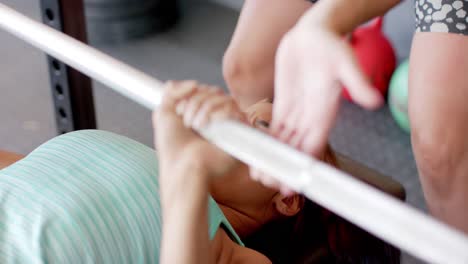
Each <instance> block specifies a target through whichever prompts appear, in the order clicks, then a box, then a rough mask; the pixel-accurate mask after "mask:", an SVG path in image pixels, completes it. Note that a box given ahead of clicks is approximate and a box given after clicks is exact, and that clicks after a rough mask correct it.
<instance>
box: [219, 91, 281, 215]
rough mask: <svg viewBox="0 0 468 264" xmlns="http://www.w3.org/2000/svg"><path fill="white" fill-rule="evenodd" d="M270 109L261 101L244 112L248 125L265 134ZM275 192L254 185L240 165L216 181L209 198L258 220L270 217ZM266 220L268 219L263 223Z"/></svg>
mask: <svg viewBox="0 0 468 264" xmlns="http://www.w3.org/2000/svg"><path fill="white" fill-rule="evenodd" d="M272 107H273V105H272V104H271V103H270V102H268V101H267V100H262V101H260V102H258V103H256V104H254V105H252V106H251V107H249V108H248V109H247V111H246V115H247V119H248V122H249V124H251V125H252V126H253V127H255V128H257V129H259V130H263V131H267V130H268V126H269V124H270V122H271V118H272ZM277 194H278V191H277V190H274V189H270V188H267V187H265V186H263V185H262V184H261V183H259V182H256V181H253V180H252V179H251V178H250V176H249V170H248V167H247V166H246V165H245V164H241V165H239V166H238V168H235V169H233V170H232V172H231V173H229V174H228V175H226V176H225V177H222V178H219V179H216V180H215V181H214V182H213V184H212V186H211V195H212V196H213V198H214V199H215V200H216V202H218V203H219V204H222V205H225V206H228V207H230V208H232V209H235V210H237V211H241V212H244V213H246V214H252V213H255V214H256V216H257V217H267V218H268V217H271V209H272V201H273V198H274V197H275V196H276V195H277ZM265 220H267V219H265Z"/></svg>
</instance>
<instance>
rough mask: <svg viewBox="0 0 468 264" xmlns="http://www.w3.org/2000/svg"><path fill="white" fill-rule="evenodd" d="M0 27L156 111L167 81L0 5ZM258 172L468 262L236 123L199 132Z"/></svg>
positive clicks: (358, 190) (422, 229)
mask: <svg viewBox="0 0 468 264" xmlns="http://www.w3.org/2000/svg"><path fill="white" fill-rule="evenodd" d="M0 27H1V28H3V29H4V30H6V31H8V32H10V33H11V34H13V35H15V36H17V37H18V38H21V39H22V40H24V41H26V42H28V43H30V44H31V45H33V46H35V47H37V48H39V49H41V50H43V51H44V52H46V53H48V54H50V55H51V56H53V57H56V58H58V59H60V60H62V61H63V62H64V63H66V64H68V65H70V66H72V67H74V68H75V69H77V70H79V71H81V72H83V73H85V74H87V75H88V76H90V77H91V78H94V79H96V80H98V81H100V82H101V83H103V84H105V85H107V86H108V87H109V88H112V89H113V90H114V91H116V92H118V93H120V94H122V95H124V96H126V97H128V98H130V99H131V100H133V101H135V102H137V103H140V104H141V105H143V106H145V107H147V108H148V109H150V110H153V109H154V108H156V107H157V105H159V103H160V101H161V97H162V92H163V91H162V83H161V82H160V81H158V80H156V79H154V78H152V77H149V76H148V75H146V74H144V73H142V72H141V71H138V70H136V69H134V68H132V67H130V66H128V65H126V64H124V63H122V62H120V61H118V60H116V59H114V58H112V57H110V56H108V55H106V54H104V53H102V52H100V51H98V50H96V49H94V48H92V47H90V46H87V45H85V44H83V43H81V42H79V41H77V40H75V39H73V38H71V37H69V36H67V35H65V34H63V33H61V32H58V31H56V30H53V29H52V28H50V27H48V26H45V25H43V24H41V23H39V22H36V21H34V20H32V19H30V18H27V17H25V16H24V15H22V14H20V13H18V12H16V11H14V10H13V9H11V8H9V7H7V6H5V5H3V4H0ZM199 132H200V133H201V134H202V135H203V136H204V137H205V138H206V139H207V140H209V141H211V142H213V143H214V144H216V145H217V146H219V147H220V148H222V149H223V150H225V151H226V152H228V153H229V154H231V155H233V156H235V157H236V158H238V159H240V160H242V161H243V162H245V163H247V164H249V165H252V166H255V167H257V168H259V169H261V170H263V171H265V172H267V173H269V174H271V175H272V176H274V177H275V178H276V179H277V180H279V181H280V182H281V183H283V184H284V185H287V186H289V187H291V188H292V189H294V190H296V191H299V192H301V193H303V194H305V195H306V196H307V197H308V198H310V199H311V200H314V201H315V202H317V203H319V204H320V205H322V206H324V207H326V208H328V209H330V210H332V211H333V212H335V213H336V214H338V215H340V216H342V217H344V218H346V219H348V220H349V221H351V222H353V223H354V224H356V225H358V226H360V227H361V228H363V229H365V230H367V231H368V232H370V233H372V234H374V235H376V236H377V237H380V238H381V239H383V240H385V241H387V242H389V243H391V244H393V245H395V246H397V247H399V248H401V249H403V250H406V251H408V252H409V253H411V254H413V255H414V256H417V257H420V258H421V259H423V260H426V261H428V262H431V263H468V238H467V237H466V236H465V235H464V234H462V233H461V232H458V231H456V230H454V229H453V228H451V227H449V226H447V225H445V224H443V223H441V222H439V221H437V220H435V219H433V218H431V217H429V216H427V215H425V214H423V213H421V212H419V211H417V210H415V209H413V208H411V207H409V206H407V205H406V204H404V203H403V202H401V201H398V200H397V199H395V198H393V197H391V196H389V195H386V194H384V193H382V192H379V191H377V190H376V189H374V188H372V187H370V186H368V185H366V184H364V183H362V182H360V181H358V180H356V179H354V178H352V177H350V176H349V175H347V174H345V173H343V172H341V171H339V170H336V169H334V168H332V167H330V166H328V165H326V164H325V163H322V162H320V161H317V160H314V159H312V158H310V157H308V156H307V155H305V154H302V153H300V152H298V151H296V150H294V149H292V148H290V147H289V146H287V145H284V144H282V143H280V142H278V141H276V140H275V139H273V138H271V137H269V136H267V135H265V134H263V133H260V132H258V131H256V130H254V129H252V128H249V127H246V126H243V125H241V124H238V123H236V122H232V121H223V122H216V123H213V124H210V125H209V126H208V127H207V128H205V129H203V130H202V131H199Z"/></svg>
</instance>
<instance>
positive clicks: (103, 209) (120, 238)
mask: <svg viewBox="0 0 468 264" xmlns="http://www.w3.org/2000/svg"><path fill="white" fill-rule="evenodd" d="M0 206H1V209H0V263H112V264H116V263H158V262H159V247H160V242H161V205H160V203H159V186H158V164H157V160H156V156H155V152H154V150H152V149H151V148H148V147H146V146H144V145H142V144H140V143H138V142H135V141H133V140H131V139H128V138H125V137H122V136H119V135H115V134H112V133H109V132H104V131H96V130H88V131H79V132H74V133H69V134H66V135H63V136H60V137H57V138H54V139H52V140H50V141H49V142H47V143H45V144H43V145H42V146H40V147H39V148H37V149H36V150H35V151H33V152H32V153H31V154H30V155H28V156H27V157H26V158H24V159H23V160H21V161H19V162H17V163H15V164H14V165H12V166H10V167H8V168H5V169H4V170H1V171H0ZM208 206H209V235H210V238H213V236H214V235H215V233H216V231H217V230H218V229H219V228H220V227H222V228H224V229H225V230H226V232H227V233H228V234H229V236H230V237H231V238H232V239H233V240H234V241H235V242H236V243H238V244H240V245H242V242H241V240H240V239H239V237H238V236H237V234H236V233H235V232H234V230H233V228H232V227H231V225H230V224H229V222H228V221H227V219H226V217H225V216H224V215H223V213H222V211H221V210H220V208H219V207H218V206H217V204H216V202H215V201H214V200H213V199H212V198H209V201H208Z"/></svg>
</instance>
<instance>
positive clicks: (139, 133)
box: [0, 0, 426, 263]
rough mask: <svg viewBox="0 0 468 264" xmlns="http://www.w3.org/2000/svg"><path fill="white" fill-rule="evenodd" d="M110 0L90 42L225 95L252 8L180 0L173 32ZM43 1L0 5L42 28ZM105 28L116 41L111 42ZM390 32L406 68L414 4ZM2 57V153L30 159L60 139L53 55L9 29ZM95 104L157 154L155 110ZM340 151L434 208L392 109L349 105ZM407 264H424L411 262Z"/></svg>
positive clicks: (229, 1) (102, 96)
mask: <svg viewBox="0 0 468 264" xmlns="http://www.w3.org/2000/svg"><path fill="white" fill-rule="evenodd" d="M102 1H104V0H87V3H88V9H87V12H88V13H87V17H88V30H89V33H88V35H89V38H90V40H91V44H92V45H93V46H95V47H97V48H98V49H100V50H102V51H104V52H105V53H108V54H110V55H112V56H114V57H116V58H118V59H120V60H122V61H124V62H126V63H128V64H130V65H132V66H134V67H136V68H138V69H140V70H142V71H144V72H146V73H148V74H149V75H152V76H154V77H156V78H158V79H161V80H167V79H197V80H200V81H202V82H206V83H210V84H216V85H219V86H222V87H226V86H225V83H224V80H223V76H222V69H221V62H222V56H223V53H224V51H225V49H226V47H227V45H228V43H229V40H230V37H231V35H232V33H233V31H234V28H235V25H236V22H237V19H238V15H239V11H240V8H241V6H242V4H243V1H241V0H212V1H209V0H181V1H179V2H178V12H179V13H178V14H179V16H178V20H177V22H176V23H175V25H174V26H170V27H169V24H170V25H172V22H170V20H171V16H173V15H174V14H172V13H171V12H172V11H167V12H162V13H161V12H160V10H157V8H156V9H154V8H153V9H151V6H148V8H147V12H146V13H145V14H144V15H140V16H136V15H135V16H132V17H131V19H132V21H130V22H129V21H126V22H125V23H124V22H122V21H121V20H119V16H121V15H122V13H119V12H124V11H125V12H127V14H129V13H131V12H135V14H137V13H138V12H139V11H138V10H136V11H135V10H115V12H114V13H110V14H109V13H108V12H107V13H103V12H104V11H102V9H100V8H102V6H100V4H102V3H101V2H102ZM106 1H109V0H106ZM38 2H39V1H31V0H0V3H4V4H6V5H8V6H11V7H13V8H14V9H16V10H18V11H20V12H21V13H24V14H26V15H27V16H29V17H31V18H34V19H36V20H40V19H41V18H40V17H41V14H40V9H39V3H38ZM142 2H145V1H142ZM146 2H151V1H146ZM166 2H168V5H169V7H166V8H167V9H166V10H172V8H171V6H170V5H171V3H175V1H174V0H170V1H166ZM137 11H138V12H137ZM154 16H158V17H161V18H163V19H165V20H167V21H168V26H167V28H164V27H162V28H159V30H162V29H166V30H164V32H163V33H156V32H154V30H153V29H155V27H157V25H158V23H159V24H161V23H160V22H158V21H156V22H155V21H154ZM165 16H166V17H165ZM151 17H153V19H151ZM278 19H280V18H278ZM173 22H174V21H173ZM102 23H105V26H102ZM151 23H156V24H151ZM137 29H138V30H137ZM102 30H104V31H106V30H107V32H112V34H109V36H104V37H103V34H102ZM384 30H385V33H386V35H387V36H388V37H389V38H390V40H391V42H392V44H393V46H394V48H395V50H396V52H397V57H398V60H399V61H403V60H404V59H405V58H407V57H408V55H409V52H410V48H411V40H412V35H413V32H414V17H413V2H412V1H403V2H402V3H401V4H400V5H399V6H397V7H396V8H394V9H393V10H392V11H391V12H390V13H388V14H387V15H386V17H385V24H384ZM157 31H158V30H157ZM126 38H131V39H130V40H125V39H126ZM0 58H1V60H2V62H1V63H0V89H1V93H0V122H1V123H0V124H1V125H0V149H4V150H9V151H14V152H18V153H21V154H27V153H29V152H31V151H32V150H34V149H35V148H36V147H38V146H39V145H40V144H42V143H44V142H45V141H47V140H48V139H50V138H52V137H54V136H56V135H57V132H56V126H55V118H54V109H53V103H52V97H51V92H50V87H49V76H48V69H47V64H46V57H45V55H44V54H43V53H42V52H41V51H39V50H37V49H35V48H32V47H31V46H29V45H28V44H26V43H24V42H22V41H20V40H18V39H16V38H15V37H13V36H11V35H9V34H7V33H6V32H4V31H0ZM94 100H95V107H96V113H97V120H98V128H99V129H103V130H108V131H113V132H116V133H119V134H122V135H126V136H128V137H130V138H133V139H135V140H137V141H139V142H142V143H144V144H146V145H148V146H152V144H153V140H152V127H151V123H150V121H151V119H150V117H151V112H150V111H148V110H146V109H145V108H143V107H141V106H139V105H137V104H135V103H133V102H131V101H129V100H127V99H126V98H123V97H122V96H120V95H118V94H116V93H114V92H113V91H111V90H109V89H105V88H104V87H103V86H102V85H101V84H99V83H96V82H95V83H94ZM331 144H332V146H333V147H334V148H335V149H336V150H337V151H338V152H341V153H343V154H345V155H347V156H349V157H352V158H353V159H354V160H357V161H360V162H362V163H364V164H365V165H367V166H369V167H371V168H374V169H376V170H378V171H379V172H381V173H383V174H385V175H388V176H389V177H392V178H394V179H396V180H398V181H399V182H400V183H402V184H403V185H404V186H405V188H406V191H407V202H408V203H409V204H410V205H412V206H414V207H417V208H419V209H421V210H424V211H425V210H426V208H425V204H424V199H423V195H422V192H421V187H420V184H419V181H418V178H417V171H416V166H415V163H414V158H413V155H412V151H411V144H410V137H409V135H408V134H407V133H405V132H404V131H402V130H401V129H400V128H399V127H398V126H397V124H396V123H395V121H394V120H393V118H392V117H391V115H390V112H389V110H388V107H384V108H382V109H381V110H379V111H376V112H366V111H364V110H362V109H360V108H359V107H357V106H355V105H353V104H352V103H349V102H346V101H345V102H344V104H343V107H342V109H341V112H340V115H339V121H338V123H337V125H336V127H335V129H334V131H333V133H332V137H331ZM404 263H419V262H418V261H417V260H414V259H412V258H411V257H409V256H404Z"/></svg>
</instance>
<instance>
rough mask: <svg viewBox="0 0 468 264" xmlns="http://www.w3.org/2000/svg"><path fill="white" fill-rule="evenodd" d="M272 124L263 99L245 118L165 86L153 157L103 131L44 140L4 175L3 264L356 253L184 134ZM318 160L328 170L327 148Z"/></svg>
mask: <svg viewBox="0 0 468 264" xmlns="http://www.w3.org/2000/svg"><path fill="white" fill-rule="evenodd" d="M270 118H271V103H269V102H267V101H261V102H259V103H257V104H255V105H253V106H252V107H251V108H249V110H248V112H247V113H244V112H241V111H240V110H239V108H238V106H237V104H236V102H235V101H233V100H232V99H231V98H230V97H228V96H226V95H223V94H222V93H221V92H220V91H219V90H216V89H214V88H211V87H206V86H201V85H198V84H197V83H195V82H170V83H168V85H167V87H166V94H165V97H164V100H163V103H162V105H161V106H160V108H159V109H158V111H157V112H155V114H154V124H155V143H156V149H157V151H158V153H157V155H155V152H154V150H152V149H150V148H148V147H146V146H143V145H141V144H139V143H137V142H135V141H133V140H130V139H128V138H125V137H122V136H118V135H115V134H112V133H109V132H103V131H80V132H74V133H69V134H66V135H63V136H60V137H57V138H55V139H52V140H50V141H49V142H47V143H45V144H43V145H42V146H40V147H39V148H38V149H36V150H35V151H33V152H32V153H31V154H30V155H28V156H27V157H26V158H24V159H23V160H21V161H19V162H17V163H15V164H14V165H12V166H10V167H7V168H6V169H4V170H1V171H0V206H1V208H2V209H1V211H0V263H112V264H115V263H159V262H160V263H168V264H173V263H271V262H272V261H273V262H275V263H277V262H284V263H295V262H298V261H304V256H310V255H312V254H311V253H314V254H315V255H314V256H313V257H314V258H316V259H318V258H319V257H320V255H322V256H325V255H327V254H323V251H320V250H319V249H323V250H324V251H328V250H331V251H333V250H334V249H336V248H337V245H348V244H349V245H352V244H353V243H354V242H353V241H352V240H351V239H350V237H348V236H347V235H346V234H347V232H346V230H348V229H349V228H348V229H346V228H343V227H346V226H347V225H339V223H340V222H339V221H341V220H338V218H336V217H335V218H333V217H334V216H333V215H331V214H330V213H328V212H327V211H326V210H324V209H321V208H320V207H318V206H317V205H315V204H313V203H312V202H310V201H309V200H307V199H305V198H304V197H303V196H301V195H298V194H295V195H291V196H284V195H282V194H281V193H279V192H278V191H277V190H273V189H269V188H266V187H264V186H263V185H261V184H259V183H256V182H254V181H252V180H251V179H250V177H249V169H248V167H247V166H246V165H245V164H242V163H241V162H239V161H237V160H235V159H233V158H231V157H230V156H228V155H226V154H225V153H224V152H222V151H221V150H219V149H217V148H216V147H214V146H212V145H211V144H209V143H208V142H206V141H205V140H203V139H202V138H200V137H199V136H198V135H197V134H196V133H195V132H193V130H192V129H191V127H195V128H196V127H200V126H203V125H204V124H206V123H208V122H209V121H212V120H220V119H236V120H238V121H241V122H245V123H246V124H249V125H251V126H254V127H256V128H258V129H260V130H266V129H267V127H268V124H269V122H270ZM252 144H255V142H252ZM156 156H158V159H156ZM323 160H325V161H326V162H329V163H331V164H333V161H334V157H333V154H332V153H331V151H330V150H329V149H328V150H327V151H326V153H324V154H323ZM330 219H332V220H333V219H334V220H333V221H331V220H330ZM329 223H332V224H329ZM343 223H344V222H343ZM350 228H351V227H350ZM330 230H332V231H330ZM264 235H267V236H268V241H266V240H265V239H262V237H265V236H264ZM243 240H244V241H246V242H249V243H251V244H252V247H253V248H254V249H257V250H254V249H251V248H248V247H245V246H244V244H243V242H242V241H243ZM247 246H249V245H247ZM273 248H274V250H272V249H273ZM342 248H347V246H344V247H342ZM367 249H368V250H369V249H370V248H367ZM259 251H261V252H263V253H264V254H262V253H260V252H259ZM317 252H318V253H317ZM320 252H322V254H321V253H320ZM387 253H388V252H387ZM265 254H266V255H265ZM339 254H341V253H337V254H335V255H334V257H337V256H339ZM346 254H348V253H346ZM379 254H380V253H379ZM352 257H353V256H352V254H351V255H347V256H346V257H341V258H342V259H347V260H352V259H353V258H352ZM359 257H362V256H359ZM384 257H389V256H388V254H387V256H384ZM372 258H373V256H370V257H369V259H372ZM322 260H323V259H322ZM330 261H333V260H330Z"/></svg>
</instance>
